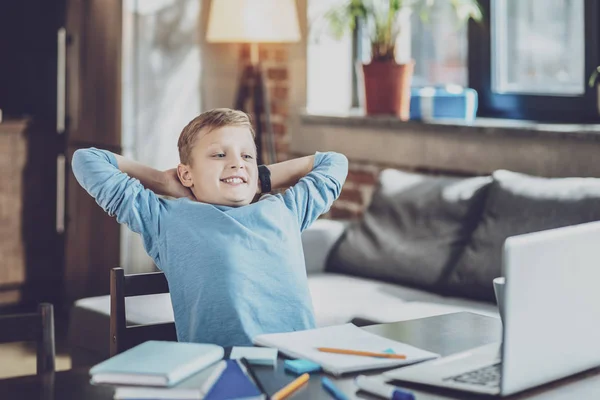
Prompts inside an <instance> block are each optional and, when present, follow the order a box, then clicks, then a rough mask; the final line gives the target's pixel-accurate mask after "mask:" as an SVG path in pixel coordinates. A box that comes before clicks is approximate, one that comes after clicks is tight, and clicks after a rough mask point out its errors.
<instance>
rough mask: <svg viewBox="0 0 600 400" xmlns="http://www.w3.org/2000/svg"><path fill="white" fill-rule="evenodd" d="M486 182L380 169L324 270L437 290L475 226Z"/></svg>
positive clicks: (488, 178) (487, 179) (476, 178)
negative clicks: (374, 185) (365, 201)
mask: <svg viewBox="0 0 600 400" xmlns="http://www.w3.org/2000/svg"><path fill="white" fill-rule="evenodd" d="M490 182H491V177H475V178H458V177H449V176H427V175H420V174H414V173H407V172H402V171H398V170H393V169H387V170H384V171H383V172H382V173H381V174H380V176H379V182H378V187H377V189H376V191H375V193H374V195H373V198H372V201H371V204H370V205H369V207H368V209H367V210H366V212H365V215H364V217H363V218H362V219H361V220H360V221H358V222H356V223H354V224H352V225H351V226H350V227H349V228H348V229H347V230H346V232H345V234H344V235H343V237H342V238H341V239H340V241H339V242H338V244H337V245H336V246H335V247H334V248H333V249H332V251H331V253H330V258H329V260H328V265H327V271H329V272H338V273H345V274H350V275H355V276H363V277H369V278H373V279H380V280H385V281H390V282H396V283H402V284H409V285H413V286H419V287H423V288H432V287H434V286H436V284H437V283H438V281H439V280H440V279H441V278H442V277H443V276H444V272H445V271H447V270H448V269H449V268H450V267H451V266H452V265H453V263H454V262H455V261H456V259H457V257H458V256H459V255H460V254H461V252H462V250H463V248H464V246H465V245H466V243H467V241H468V239H469V236H470V235H471V233H472V231H473V229H474V228H475V226H476V225H477V220H478V218H479V216H480V213H481V210H482V208H483V204H484V199H485V192H486V188H487V186H488V185H489V183H490Z"/></svg>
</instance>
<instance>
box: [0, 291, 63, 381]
mask: <svg viewBox="0 0 600 400" xmlns="http://www.w3.org/2000/svg"><path fill="white" fill-rule="evenodd" d="M11 342H36V343H37V368H36V370H37V374H38V375H40V374H43V373H46V372H54V369H55V355H56V349H55V340H54V308H53V307H52V304H49V303H41V304H40V305H38V309H37V312H35V313H27V314H13V315H0V343H11Z"/></svg>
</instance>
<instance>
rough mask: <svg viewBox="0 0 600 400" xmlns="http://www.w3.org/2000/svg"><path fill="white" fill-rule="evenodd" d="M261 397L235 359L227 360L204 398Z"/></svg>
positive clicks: (214, 399) (218, 399)
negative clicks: (223, 368)
mask: <svg viewBox="0 0 600 400" xmlns="http://www.w3.org/2000/svg"><path fill="white" fill-rule="evenodd" d="M252 398H257V399H260V398H262V395H261V393H260V391H259V390H258V388H257V387H256V386H255V385H254V383H253V382H252V381H251V380H250V378H248V375H246V374H245V373H244V371H243V370H242V368H241V367H240V364H238V362H237V361H236V360H227V367H226V368H225V370H224V371H223V373H222V374H221V376H220V377H219V379H218V380H217V381H216V382H215V383H214V385H213V386H212V387H211V388H210V390H209V391H208V393H206V396H205V397H204V400H226V399H252Z"/></svg>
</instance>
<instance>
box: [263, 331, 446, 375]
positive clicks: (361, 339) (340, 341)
mask: <svg viewBox="0 0 600 400" xmlns="http://www.w3.org/2000/svg"><path fill="white" fill-rule="evenodd" d="M253 341H254V344H256V345H259V346H267V347H275V348H277V349H279V351H281V352H282V353H283V354H285V355H287V356H289V357H293V358H302V359H307V360H310V361H312V362H315V363H317V364H319V365H321V367H323V369H324V370H325V371H327V372H329V373H331V374H334V375H341V374H345V373H349V372H358V371H366V370H370V369H378V368H387V367H397V366H401V365H408V364H413V363H417V362H421V361H426V360H431V359H434V358H437V357H439V356H440V355H439V354H436V353H432V352H429V351H426V350H422V349H419V348H417V347H414V346H410V345H408V344H405V343H400V342H396V341H394V340H391V339H386V338H384V337H381V336H377V335H375V334H373V333H370V332H367V331H365V330H363V329H360V328H359V327H357V326H355V325H353V324H345V325H338V326H329V327H325V328H318V329H310V330H305V331H297V332H290V333H273V334H266V335H259V336H256V337H255V338H254V340H253ZM317 347H334V348H342V349H348V350H362V351H370V352H376V353H382V352H393V353H396V354H404V355H406V359H405V360H400V359H389V358H376V357H363V356H355V355H347V354H332V353H323V352H320V351H318V350H317Z"/></svg>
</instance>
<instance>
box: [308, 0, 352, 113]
mask: <svg viewBox="0 0 600 400" xmlns="http://www.w3.org/2000/svg"><path fill="white" fill-rule="evenodd" d="M336 3H339V0H309V1H308V23H309V30H310V34H309V38H308V49H307V81H308V82H307V88H306V90H307V99H306V103H307V110H308V111H309V112H321V113H333V114H338V113H346V112H348V110H349V109H350V108H351V105H352V37H351V35H350V34H348V35H347V36H345V37H343V38H342V39H341V40H336V39H334V38H333V37H331V35H329V33H328V30H327V26H325V24H324V21H323V19H322V16H323V14H324V13H325V12H326V11H327V10H328V9H329V8H331V7H332V5H334V4H336Z"/></svg>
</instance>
